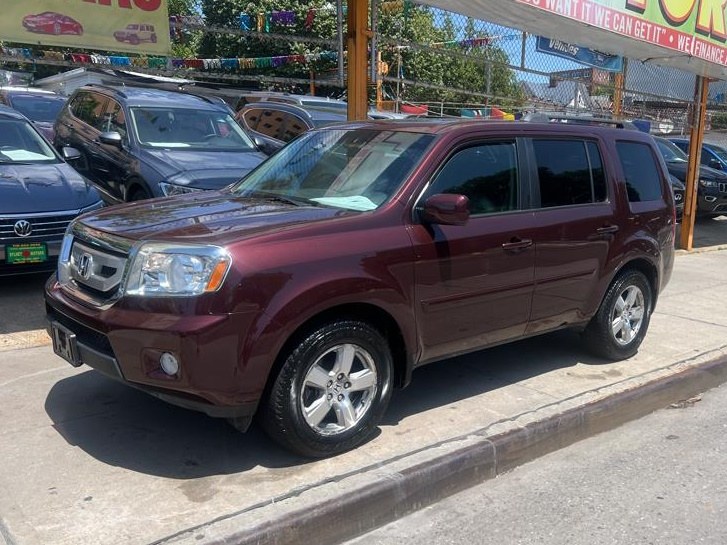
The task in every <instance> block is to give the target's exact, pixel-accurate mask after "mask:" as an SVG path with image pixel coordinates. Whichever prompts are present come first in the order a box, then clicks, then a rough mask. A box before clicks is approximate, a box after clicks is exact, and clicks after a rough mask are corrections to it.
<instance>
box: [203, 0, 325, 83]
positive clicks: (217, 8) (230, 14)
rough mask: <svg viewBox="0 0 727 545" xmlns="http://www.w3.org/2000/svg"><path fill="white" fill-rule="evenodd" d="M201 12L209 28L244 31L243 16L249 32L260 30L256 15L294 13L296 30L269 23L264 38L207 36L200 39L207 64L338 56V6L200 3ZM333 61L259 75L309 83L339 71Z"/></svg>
mask: <svg viewBox="0 0 727 545" xmlns="http://www.w3.org/2000/svg"><path fill="white" fill-rule="evenodd" d="M200 4H201V8H202V12H203V13H204V16H205V21H206V23H207V25H208V27H212V28H214V27H217V28H237V29H239V28H240V16H241V15H242V14H246V15H247V16H249V18H250V26H251V28H252V29H253V30H254V29H256V28H257V21H258V14H263V15H264V14H271V13H273V12H279V11H292V12H294V13H295V21H294V22H293V23H292V24H288V23H280V22H275V21H274V20H273V21H270V20H268V21H267V22H266V23H264V24H263V29H262V31H261V32H259V33H258V32H254V33H253V34H247V35H240V34H234V33H229V34H225V33H211V32H208V33H206V34H205V36H204V37H203V38H202V41H201V44H200V50H199V55H200V56H202V57H209V58H225V57H232V58H237V57H245V58H260V57H276V56H288V55H318V54H321V53H332V52H334V51H336V50H337V46H336V39H337V24H336V8H335V3H332V2H329V1H326V0H257V1H256V2H250V1H248V0H201V2H200ZM270 34H287V35H291V36H294V37H295V36H298V37H303V38H316V39H324V40H329V41H330V42H331V43H330V44H316V43H310V42H304V41H290V40H284V39H279V38H277V39H276V38H272V37H269V36H268V35H270ZM336 66H337V61H336V59H335V56H334V55H324V57H323V58H322V59H320V60H313V61H312V62H311V63H310V64H305V65H304V64H301V63H293V64H285V65H282V66H278V67H261V68H258V69H257V70H256V72H257V73H259V74H261V75H274V76H288V77H308V75H309V70H313V71H314V72H316V73H320V72H325V71H329V70H333V69H335V67H336Z"/></svg>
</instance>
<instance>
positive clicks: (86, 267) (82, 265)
mask: <svg viewBox="0 0 727 545" xmlns="http://www.w3.org/2000/svg"><path fill="white" fill-rule="evenodd" d="M92 269H93V256H92V255H91V254H87V253H84V254H83V255H81V259H79V260H78V274H80V275H81V278H83V279H85V280H88V279H89V278H90V277H91V272H92Z"/></svg>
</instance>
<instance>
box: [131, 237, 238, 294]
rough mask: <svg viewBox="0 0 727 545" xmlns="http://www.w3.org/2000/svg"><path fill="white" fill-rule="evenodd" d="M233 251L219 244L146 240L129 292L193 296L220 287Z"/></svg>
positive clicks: (138, 253) (136, 259) (138, 257)
mask: <svg viewBox="0 0 727 545" xmlns="http://www.w3.org/2000/svg"><path fill="white" fill-rule="evenodd" d="M231 261H232V260H231V258H230V254H228V253H227V251H226V250H224V249H223V248H219V247H217V246H195V245H176V244H165V243H160V242H149V243H146V244H143V245H142V246H141V247H140V248H139V250H138V252H137V253H136V255H135V256H134V258H133V262H132V265H131V268H130V269H129V275H128V278H127V280H126V289H125V290H124V291H125V293H126V294H127V295H149V296H190V295H200V294H202V293H207V292H212V291H217V290H218V289H219V288H220V286H221V285H222V282H223V281H224V279H225V276H226V275H227V271H228V270H229V268H230V263H231Z"/></svg>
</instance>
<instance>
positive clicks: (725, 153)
mask: <svg viewBox="0 0 727 545" xmlns="http://www.w3.org/2000/svg"><path fill="white" fill-rule="evenodd" d="M707 148H709V151H711V152H712V153H714V154H715V155H716V156H717V157H719V158H720V159H721V160H722V161H723V162H725V163H727V150H726V149H724V148H719V147H717V146H707Z"/></svg>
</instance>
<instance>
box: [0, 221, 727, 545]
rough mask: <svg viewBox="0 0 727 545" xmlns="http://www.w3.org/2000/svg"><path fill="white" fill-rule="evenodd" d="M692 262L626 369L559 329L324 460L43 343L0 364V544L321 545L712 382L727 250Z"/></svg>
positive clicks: (717, 366)
mask: <svg viewBox="0 0 727 545" xmlns="http://www.w3.org/2000/svg"><path fill="white" fill-rule="evenodd" d="M714 223H715V225H711V224H710V225H709V228H714V229H718V227H717V226H719V228H721V227H724V228H727V223H722V222H714ZM698 227H699V225H698ZM705 229H706V228H702V229H701V231H705ZM715 232H717V231H715ZM725 233H727V229H725ZM725 240H727V234H726V235H725ZM695 248H698V251H695V252H693V253H689V254H687V253H679V255H678V256H677V259H676V265H675V270H674V275H673V278H672V281H671V283H670V284H669V286H668V287H667V289H666V291H665V292H663V293H662V295H661V297H660V299H659V302H658V304H657V307H656V312H655V313H654V315H653V318H652V321H651V325H650V329H649V333H648V334H647V336H646V340H645V342H644V344H643V345H642V347H641V349H640V351H639V353H638V354H637V355H636V356H634V357H633V358H631V359H630V360H628V361H624V362H618V363H604V362H603V361H601V360H597V359H594V358H592V357H591V356H589V355H588V353H587V352H585V351H583V349H582V348H581V346H580V344H579V342H578V337H577V335H575V334H574V333H571V332H559V333H555V334H551V335H546V336H543V337H539V338H534V339H529V340H525V341H521V342H518V343H514V344H511V345H507V346H501V347H497V348H493V349H490V350H486V351H482V352H478V353H476V354H471V355H468V356H465V357H460V358H455V359H451V360H447V361H445V362H441V363H438V364H433V365H430V366H427V367H424V368H422V369H420V370H417V372H416V373H415V374H414V380H413V383H412V385H411V386H410V387H409V388H407V389H406V390H403V391H397V392H395V394H394V398H393V400H392V403H391V405H390V408H389V411H388V413H387V415H386V417H385V419H384V422H383V423H382V425H381V426H380V429H381V433H380V435H379V436H378V437H377V438H375V439H374V440H373V441H371V442H370V443H368V444H366V445H364V446H362V447H360V448H358V449H357V450H355V451H352V452H349V453H346V454H344V455H341V456H338V457H336V458H333V459H329V460H320V461H309V460H303V459H300V458H296V457H294V456H291V455H289V454H287V453H286V452H284V451H282V450H280V449H279V448H278V447H276V446H275V445H274V444H273V443H271V442H270V441H268V440H267V439H266V438H265V436H264V435H263V434H262V433H260V432H259V431H258V430H257V429H253V430H251V432H250V433H248V434H246V435H240V434H237V433H236V432H235V431H234V430H232V428H230V427H228V426H227V425H226V424H225V423H224V422H219V421H216V420H211V419H208V418H207V417H205V416H203V415H199V414H196V413H192V412H188V411H185V410H182V409H178V408H175V407H171V406H168V405H166V404H164V403H162V402H160V401H158V400H156V399H154V398H152V397H151V396H147V395H145V394H143V393H141V392H137V391H135V390H133V389H131V388H128V387H125V386H123V385H121V384H117V383H115V382H112V381H110V380H107V379H105V378H104V377H102V376H100V375H98V374H97V373H95V372H92V371H88V370H86V369H84V368H80V369H73V368H71V367H70V366H68V365H65V364H64V363H63V362H62V361H61V360H60V359H58V358H56V357H55V356H53V355H52V353H51V350H50V348H49V347H48V346H37V347H34V348H25V349H12V350H5V351H0V460H2V464H0V490H2V491H3V493H2V494H0V543H2V541H3V538H4V539H5V541H6V543H7V544H8V545H52V544H64V545H65V544H68V545H70V544H73V545H76V544H79V543H94V544H98V545H107V544H108V545H111V544H113V545H118V544H126V543H129V544H140V545H142V544H143V545H148V544H155V545H162V544H165V545H166V544H174V545H180V544H183V545H187V544H189V545H191V544H199V545H209V544H213V543H214V544H218V543H219V544H222V543H224V544H238V543H240V544H243V543H244V544H248V543H250V544H252V543H265V544H268V543H271V544H272V543H274V544H279V545H282V544H299V543H304V542H307V541H311V540H315V541H316V543H318V544H320V545H325V544H328V543H337V542H340V541H342V540H344V539H347V538H350V537H353V536H354V535H356V534H358V533H362V532H365V531H367V530H369V529H371V528H372V527H375V526H377V525H380V524H383V523H385V522H388V521H390V520H392V519H394V518H398V517H400V516H402V515H404V514H406V513H408V512H410V511H412V510H415V509H419V508H421V507H423V506H424V505H426V504H428V503H431V502H433V501H437V500H438V499H441V498H442V497H444V496H446V495H448V494H451V493H454V492H457V491H459V490H461V489H463V488H466V487H468V486H471V485H472V484H475V483H477V482H480V481H483V480H485V479H488V478H492V477H494V476H496V475H498V474H501V473H502V472H504V471H508V470H509V469H512V468H513V467H514V466H516V465H518V464H521V463H523V462H525V461H528V460H531V459H533V458H535V457H537V456H540V455H542V454H544V453H547V452H550V451H552V450H554V449H557V448H561V447H563V446H565V445H567V444H570V443H572V442H574V441H577V440H579V439H582V438H585V437H588V436H591V435H593V434H595V433H598V432H600V431H603V430H606V429H610V428H613V427H615V426H618V425H619V424H621V423H623V422H625V421H628V420H631V419H634V418H638V417H639V416H642V415H644V414H646V413H648V412H651V411H653V410H656V409H659V408H663V407H665V406H668V405H669V404H670V403H674V402H678V401H680V400H685V399H688V398H690V397H692V396H694V395H697V394H699V393H700V392H702V391H704V390H706V389H709V388H711V387H713V386H715V385H717V384H719V383H721V382H723V381H726V380H727V315H725V313H724V310H723V309H724V306H725V303H727V295H725V294H726V293H727V277H726V275H725V273H724V264H725V259H726V258H727V254H726V253H725V252H721V251H712V250H713V249H714V246H708V245H701V246H699V244H698V243H695Z"/></svg>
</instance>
